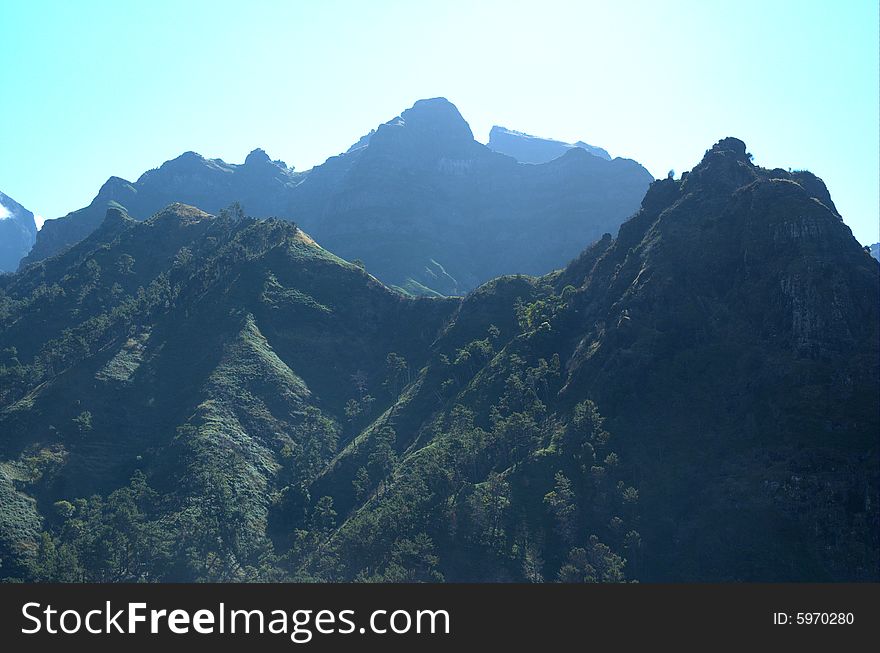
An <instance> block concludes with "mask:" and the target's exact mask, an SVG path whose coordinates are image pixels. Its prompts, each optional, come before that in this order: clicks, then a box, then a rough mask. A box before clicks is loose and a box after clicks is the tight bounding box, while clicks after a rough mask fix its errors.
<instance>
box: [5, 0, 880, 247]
mask: <svg viewBox="0 0 880 653" xmlns="http://www.w3.org/2000/svg"><path fill="white" fill-rule="evenodd" d="M878 40H880V34H878V5H877V2H876V0H847V1H846V2H830V1H828V0H823V1H809V0H800V1H798V2H794V1H791V2H787V1H778V2H774V1H772V0H737V1H736V2H721V1H717V2H715V1H711V2H710V1H707V0H702V1H681V0H677V1H675V2H621V1H615V2H610V1H602V2H586V1H584V0H580V1H573V2H554V1H552V0H541V1H540V2H538V1H532V2H514V1H512V0H505V1H504V2H479V1H477V0H470V1H469V2H464V1H462V2H460V1H457V0H444V1H443V2H424V1H418V2H417V1H416V0H410V1H408V2H392V1H376V0H374V1H372V2H366V1H364V2H328V1H327V0H324V1H322V2H291V1H286V2H260V1H255V0H254V1H251V2H220V1H217V0H214V1H211V2H181V1H179V0H178V1H177V2H163V1H159V0H150V2H138V3H134V2H119V1H118V0H117V1H115V2H97V1H93V2H89V1H80V2H37V1H34V0H28V1H26V2H25V1H21V2H19V1H15V0H2V2H0V152H2V156H0V189H2V190H3V191H4V192H6V193H7V194H8V195H10V196H11V197H13V198H15V199H17V200H18V201H19V202H21V203H22V204H23V205H25V206H26V207H28V208H30V209H31V210H34V211H36V212H39V213H41V214H42V215H45V216H46V217H58V216H60V215H63V214H65V213H67V212H68V211H70V210H73V209H76V208H79V207H81V206H85V205H86V204H88V203H89V202H90V201H91V199H92V197H93V196H94V195H95V193H96V192H97V190H98V188H99V187H100V186H101V184H102V183H103V182H104V181H105V180H106V179H107V177H109V176H110V175H118V176H121V177H125V178H127V179H131V180H134V179H136V178H137V177H138V176H139V175H140V174H141V173H142V172H144V171H145V170H147V169H149V168H153V167H156V166H158V165H159V164H161V163H162V162H163V161H165V160H167V159H169V158H173V157H174V156H176V155H178V154H180V153H181V152H184V151H186V150H195V151H197V152H200V153H202V154H204V155H205V156H210V157H220V158H223V159H225V160H226V161H230V162H234V163H235V162H241V161H243V160H244V157H245V155H246V154H247V153H248V152H249V151H250V150H251V149H253V148H255V147H263V148H264V149H266V150H267V151H268V152H269V154H270V155H271V156H272V157H273V158H280V159H284V160H285V161H287V162H288V164H292V165H295V166H296V168H297V169H299V170H305V169H307V168H309V167H311V166H313V165H316V164H319V163H321V162H323V161H324V160H325V159H326V158H327V157H328V156H331V155H334V154H337V153H339V152H341V151H344V150H345V149H347V148H348V146H349V145H351V144H352V143H353V142H354V141H355V140H356V139H357V138H358V137H359V136H361V135H362V134H364V133H365V132H367V131H369V130H370V129H371V128H372V127H375V126H376V125H377V124H378V123H380V122H384V121H386V120H388V119H390V118H392V117H393V116H395V115H397V114H398V113H400V112H401V111H402V110H403V109H405V108H407V107H409V106H411V105H412V104H413V102H414V101H415V100H417V99H419V98H423V97H434V96H440V95H442V96H445V97H447V98H449V99H450V100H451V101H452V102H454V103H455V104H456V105H457V106H458V108H459V109H460V110H461V112H462V114H463V115H464V117H465V118H466V119H467V120H468V122H469V123H470V125H471V127H472V129H473V130H474V133H475V135H476V136H477V138H478V139H479V140H482V141H485V140H486V139H487V138H488V132H489V128H490V127H491V126H492V125H493V124H501V125H504V126H506V127H509V128H512V129H518V130H521V131H526V132H530V133H534V134H538V135H542V136H548V137H554V138H559V139H562V140H571V141H573V140H579V139H582V140H585V141H587V142H589V143H593V144H596V145H600V146H602V147H604V148H606V149H608V150H609V152H611V154H612V155H619V156H628V157H632V158H635V159H637V160H638V161H640V162H642V163H643V164H644V165H645V166H646V167H647V168H648V169H649V170H650V171H651V172H652V173H653V174H654V175H655V176H658V177H659V176H665V174H666V171H667V170H669V169H670V168H674V169H675V170H676V171H677V173H680V172H681V171H682V170H687V169H689V168H690V167H692V166H693V165H694V164H695V163H696V162H697V161H699V159H700V157H701V156H702V154H703V152H704V151H705V150H706V149H707V148H708V147H709V146H711V145H712V143H714V142H715V141H717V140H718V139H719V138H722V137H724V136H737V137H739V138H741V139H743V140H745V141H746V144H747V145H748V147H749V150H750V151H751V152H752V153H753V154H754V155H755V160H756V162H757V163H759V164H761V165H764V166H768V167H777V166H778V167H785V168H788V167H792V168H807V169H809V170H812V171H813V172H815V173H816V174H818V175H819V176H821V177H822V178H824V179H825V181H826V183H827V184H828V186H829V189H830V191H831V194H832V197H833V198H834V200H835V202H836V203H837V206H838V208H839V210H840V211H841V213H842V214H843V216H844V219H845V220H846V222H847V223H848V224H849V225H850V226H851V227H852V228H853V231H854V233H855V235H856V237H857V238H859V239H860V240H861V241H862V242H865V243H867V242H875V241H877V240H880V236H878V215H880V208H878V202H880V200H878V198H880V181H878V177H880V155H878V150H880V127H878V123H880V100H878V98H880V79H878V57H880V53H878Z"/></svg>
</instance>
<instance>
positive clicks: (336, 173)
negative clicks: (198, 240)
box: [24, 98, 652, 295]
mask: <svg viewBox="0 0 880 653" xmlns="http://www.w3.org/2000/svg"><path fill="white" fill-rule="evenodd" d="M651 179H652V178H651V175H650V174H649V173H648V172H647V171H646V170H645V169H644V168H642V167H641V166H640V165H639V164H637V163H636V162H634V161H630V160H625V159H615V160H613V161H607V160H604V159H602V158H599V157H595V156H589V155H587V154H586V152H585V151H583V150H581V149H577V148H574V149H572V150H571V151H570V152H569V153H567V154H566V155H565V156H562V157H560V158H559V159H557V160H555V161H552V162H550V163H547V164H545V165H542V166H526V165H522V164H518V163H517V162H516V161H514V160H512V159H510V158H509V157H506V156H503V155H501V154H498V153H496V152H492V151H491V150H490V149H488V148H487V147H486V146H484V145H482V144H480V143H477V142H476V141H475V140H474V138H473V134H472V133H471V130H470V127H469V126H468V124H467V122H465V120H464V119H463V118H462V117H461V115H460V114H459V112H458V110H457V109H456V108H455V107H454V106H453V105H452V104H451V103H449V102H448V101H446V100H445V99H442V98H436V99H433V100H421V101H419V102H417V103H416V104H415V105H414V106H413V107H412V108H411V109H408V110H407V111H404V112H403V113H402V114H401V115H400V116H398V117H397V118H394V119H393V120H391V121H389V122H387V123H385V124H383V125H380V126H379V128H378V129H377V130H375V131H374V132H371V133H370V134H367V135H366V136H364V137H363V138H362V139H360V140H359V141H358V143H356V144H355V145H354V146H352V148H350V149H349V151H348V152H346V153H345V154H341V155H339V156H336V157H332V158H330V159H329V160H328V161H327V162H326V163H324V164H323V165H320V166H317V167H316V168H314V169H312V170H311V171H309V172H307V173H304V174H296V173H293V172H291V171H290V170H288V169H287V168H286V167H285V166H283V164H276V163H273V162H271V161H269V160H268V157H266V156H265V154H261V153H259V152H258V153H255V154H252V155H251V156H250V157H248V161H247V162H245V164H244V165H243V166H234V165H229V164H225V163H223V162H222V161H216V160H210V159H207V160H206V159H202V158H201V157H199V156H198V155H195V154H192V153H190V154H186V155H183V156H182V157H180V158H178V159H175V160H174V161H170V162H168V163H166V164H164V165H163V166H162V167H161V168H159V169H158V170H155V171H152V172H150V173H147V174H145V175H144V176H143V177H141V179H139V180H138V182H136V183H135V184H130V183H128V182H125V181H123V180H120V179H115V178H114V179H111V180H110V181H108V182H107V184H105V186H104V188H103V189H102V190H101V192H100V193H99V195H98V197H97V198H96V199H95V201H94V202H93V203H92V204H91V205H90V206H89V207H87V208H86V209H82V210H80V211H77V212H75V213H72V214H70V215H69V216H67V217H66V218H63V219H61V220H56V221H53V222H52V223H51V228H50V229H49V230H47V231H46V232H45V233H43V232H41V234H40V237H39V239H38V242H37V245H36V246H35V247H34V250H33V252H32V253H31V255H30V256H29V257H28V258H27V259H26V260H25V262H24V263H25V264H27V263H30V262H33V261H36V260H40V259H42V258H44V257H46V256H48V255H50V254H52V253H55V252H57V251H60V250H61V249H63V248H64V247H65V246H68V245H69V244H72V243H74V242H77V241H78V240H79V239H81V238H83V237H84V236H85V235H87V234H88V233H90V232H91V231H92V230H93V229H94V228H95V227H96V226H97V224H98V223H99V221H100V219H101V218H102V216H103V212H104V211H105V210H106V208H107V206H108V205H109V204H110V203H111V202H115V203H116V204H118V205H120V206H122V207H124V208H125V209H126V210H127V211H128V213H129V214H130V215H132V216H134V217H137V218H140V219H142V218H146V217H147V216H149V215H151V214H152V213H153V212H155V211H158V210H159V209H160V208H161V207H163V206H165V205H166V204H168V203H170V202H172V201H181V202H185V203H187V204H194V205H197V206H199V207H200V208H202V209H204V210H207V211H210V212H217V211H218V210H219V209H220V208H221V207H223V206H226V205H227V204H229V203H230V202H232V201H233V200H238V201H239V202H240V203H241V204H242V205H243V206H244V208H245V210H246V211H247V212H248V214H250V215H254V216H257V217H263V216H278V217H282V218H285V219H292V220H295V221H296V222H297V224H299V225H300V226H301V227H303V228H304V229H305V230H306V231H308V232H309V233H311V234H313V235H314V237H315V238H317V239H318V240H319V242H321V243H322V244H323V245H324V246H325V247H327V248H328V249H330V250H331V251H333V252H335V253H337V254H338V255H340V256H342V257H344V258H346V259H348V260H355V259H359V260H361V261H363V262H364V263H365V264H366V266H367V269H368V270H369V271H370V272H371V273H373V274H375V275H376V276H377V277H378V278H380V279H382V280H383V281H384V282H385V283H388V284H389V285H392V286H397V287H399V288H402V289H404V290H406V291H407V292H410V293H413V294H437V293H440V294H449V295H455V294H462V293H464V292H467V291H468V290H471V289H473V288H474V287H476V286H477V285H478V284H479V283H481V282H484V281H487V280H489V279H491V278H493V277H495V276H498V275H499V274H506V273H513V272H521V273H528V274H543V273H546V272H548V271H550V270H552V269H554V268H556V267H559V266H560V265H564V264H565V263H567V262H568V261H569V260H571V259H572V258H573V257H574V256H576V255H577V253H578V252H579V251H580V247H581V246H582V244H583V243H587V242H591V241H593V240H595V239H597V238H598V237H599V236H601V235H602V233H604V232H606V231H610V232H616V231H617V228H618V227H619V225H620V223H621V222H623V220H625V219H626V218H627V217H628V216H630V215H631V214H632V213H633V212H634V211H635V210H636V209H637V208H638V204H639V202H640V201H641V198H642V196H643V195H644V193H645V190H646V189H647V187H648V184H649V183H650V182H651Z"/></svg>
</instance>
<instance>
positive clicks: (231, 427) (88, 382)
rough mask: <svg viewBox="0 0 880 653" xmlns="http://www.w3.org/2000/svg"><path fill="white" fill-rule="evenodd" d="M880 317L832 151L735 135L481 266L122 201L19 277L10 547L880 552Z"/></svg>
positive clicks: (539, 574) (98, 568) (162, 564)
mask: <svg viewBox="0 0 880 653" xmlns="http://www.w3.org/2000/svg"><path fill="white" fill-rule="evenodd" d="M381 131H382V130H381V129H380V130H379V131H377V135H378V134H379V133H381ZM392 134H394V132H392ZM374 136H375V135H374ZM429 136H430V135H426V137H429ZM372 146H373V145H372V143H371V145H370V146H368V148H369V147H372ZM368 148H367V149H368ZM373 155H375V151H374V154H373ZM584 155H585V156H586V154H585V153H584ZM593 158H595V157H593ZM878 342H880V267H878V263H877V262H876V261H875V260H874V259H872V258H871V257H870V256H868V255H867V253H866V252H865V251H864V249H863V248H862V247H861V246H860V245H859V244H858V243H857V242H856V241H855V240H854V239H853V237H852V234H851V233H850V231H849V229H848V228H847V227H846V226H845V225H844V224H843V222H842V221H841V220H840V217H839V216H838V215H837V213H836V211H835V209H834V208H833V204H832V203H831V201H830V197H829V195H828V192H827V189H826V188H825V186H824V184H823V183H822V182H821V180H820V179H818V178H817V177H815V176H814V175H811V174H809V173H798V174H790V173H788V172H785V171H782V170H765V169H762V168H758V167H756V166H754V165H753V164H752V163H751V160H750V157H749V156H748V155H747V153H746V150H745V146H744V145H743V143H742V142H740V141H738V140H736V139H730V138H728V139H724V140H722V141H720V142H719V143H717V144H716V145H715V146H714V147H713V148H712V149H711V150H709V151H708V152H707V153H706V156H705V157H704V159H703V161H702V162H701V163H700V164H699V165H698V166H697V167H696V168H694V170H692V171H691V172H690V173H689V174H686V175H683V176H682V179H681V180H673V179H666V180H662V181H657V182H655V183H654V184H653V185H652V186H651V188H650V190H649V192H648V193H647V194H646V196H645V198H644V201H643V202H642V205H641V208H640V210H639V211H638V212H637V213H636V214H635V215H634V216H633V217H632V218H631V219H630V220H629V221H627V222H626V223H625V224H624V225H623V226H622V227H621V230H620V233H619V236H618V237H617V238H616V239H614V238H612V237H611V236H610V235H606V236H605V237H603V238H602V239H600V240H599V241H597V242H596V243H594V244H593V245H592V246H590V247H589V248H588V249H587V250H585V251H584V252H583V253H582V254H581V255H580V256H579V257H578V258H577V259H576V260H574V261H573V262H572V263H571V264H570V265H569V266H567V267H566V268H565V269H563V270H559V271H557V272H553V273H551V274H548V275H545V276H542V277H529V276H524V275H516V276H507V277H501V278H498V279H496V280H493V281H491V282H489V283H487V284H485V285H483V286H481V287H479V288H478V289H477V290H475V291H474V292H473V293H471V294H469V295H468V296H467V297H465V298H463V299H432V298H420V299H414V298H411V297H407V296H404V295H402V294H400V293H398V292H396V291H394V290H390V289H388V288H387V287H385V286H383V285H382V284H380V283H378V282H377V281H376V280H375V279H374V278H372V277H370V276H369V275H367V274H366V273H365V272H364V271H363V270H362V269H360V268H359V267H357V266H353V265H350V264H347V263H345V262H344V261H342V260H340V259H338V258H336V257H335V256H333V255H331V254H329V253H328V252H327V251H325V250H323V249H321V248H320V247H318V246H317V245H316V244H314V242H313V241H312V240H311V239H310V238H309V237H308V236H306V235H305V234H304V233H303V232H302V231H299V230H298V229H296V228H294V227H293V226H292V225H290V224H288V223H284V222H281V221H255V220H251V219H236V218H235V216H229V215H225V216H223V217H212V216H209V215H206V214H203V213H201V212H200V211H197V210H196V209H192V208H189V207H182V206H175V207H172V208H171V209H169V210H167V211H164V212H163V213H161V214H159V215H157V216H156V217H154V218H151V219H150V220H148V221H147V222H144V223H136V222H134V221H131V220H130V219H128V218H127V217H126V216H125V215H124V214H123V213H121V212H119V211H111V212H110V213H109V214H108V216H107V218H106V219H105V221H104V223H103V225H102V226H101V228H100V229H99V230H98V231H96V232H95V233H94V234H93V235H92V236H91V237H89V238H88V239H86V240H85V241H83V242H82V243H80V244H79V245H77V246H75V247H73V248H72V249H70V250H68V251H67V252H66V253H64V254H63V255H61V256H59V257H56V258H53V259H50V260H48V261H45V262H42V263H40V264H38V265H35V266H31V267H29V268H27V269H25V270H24V271H22V272H20V273H18V274H17V275H14V276H10V277H4V278H0V351H2V352H3V353H2V356H3V360H2V361H0V374H2V383H0V388H2V393H3V394H2V397H0V406H2V407H0V461H2V462H0V483H2V484H3V485H4V491H3V492H2V493H0V501H2V503H0V557H2V558H3V567H2V568H0V570H2V574H3V576H4V577H23V578H38V579H67V580H80V579H92V580H162V579H164V580H182V579H237V580H245V579H251V580H252V579H290V578H294V579H301V580H305V579H312V580H315V579H322V580H352V579H359V580H439V579H441V578H443V579H445V580H452V581H458V580H486V581H506V580H519V581H538V580H548V581H549V580H564V581H596V580H599V581H619V580H623V579H641V580H648V581H657V580H677V581H688V580H703V581H705V580H767V581H769V580H813V581H816V580H875V581H876V580H877V579H878V578H880V562H878V551H880V545H878V530H880V529H878V525H880V523H878V499H880V496H878V476H880V469H878V468H880V452H878V440H877V433H878V429H880V423H878V414H880V411H878V402H880V399H878V398H880V362H878V360H880V351H878V347H880V345H878ZM600 412H601V414H600ZM603 416H604V417H603ZM129 479H130V480H129ZM93 494H95V496H92V495H93ZM90 496H91V497H92V498H89V499H85V498H84V497H90ZM120 551H124V552H125V555H124V556H120V555H119V552H120Z"/></svg>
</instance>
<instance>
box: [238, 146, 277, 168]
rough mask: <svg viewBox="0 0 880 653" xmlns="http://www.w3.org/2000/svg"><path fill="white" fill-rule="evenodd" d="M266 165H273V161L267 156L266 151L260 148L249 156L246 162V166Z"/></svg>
mask: <svg viewBox="0 0 880 653" xmlns="http://www.w3.org/2000/svg"><path fill="white" fill-rule="evenodd" d="M266 163H272V159H270V158H269V155H268V154H266V150H264V149H263V148H260V147H258V148H257V149H255V150H253V151H252V152H251V153H250V154H248V155H247V158H246V159H245V160H244V164H245V165H246V166H252V165H260V164H266Z"/></svg>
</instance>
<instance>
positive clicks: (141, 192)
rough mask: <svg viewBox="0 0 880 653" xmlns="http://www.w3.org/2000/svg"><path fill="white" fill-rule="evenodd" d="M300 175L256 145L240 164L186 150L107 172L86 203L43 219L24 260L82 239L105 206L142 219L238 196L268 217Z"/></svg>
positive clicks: (211, 206)
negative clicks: (131, 175) (129, 170)
mask: <svg viewBox="0 0 880 653" xmlns="http://www.w3.org/2000/svg"><path fill="white" fill-rule="evenodd" d="M299 178H300V174H299V173H297V172H294V170H293V168H288V167H287V165H286V164H285V163H284V162H283V161H272V160H271V159H270V158H269V156H268V155H267V154H266V153H265V152H264V151H263V150H260V149H257V150H254V151H253V152H251V153H250V154H249V155H248V156H247V158H246V159H245V162H244V163H243V164H241V165H236V164H232V163H226V162H224V161H222V160H220V159H206V158H204V157H203V156H201V155H200V154H196V153H195V152H186V153H184V154H181V155H180V156H179V157H177V158H176V159H172V160H171V161H166V162H165V163H163V164H162V165H161V166H160V167H159V168H156V169H154V170H149V171H148V172H145V173H144V174H143V175H141V176H140V178H138V180H137V181H136V182H130V181H126V180H125V179H121V178H119V177H110V179H108V180H107V182H106V183H105V184H104V185H103V186H102V187H101V190H99V191H98V194H97V196H96V197H95V199H94V200H92V203H91V204H89V205H88V206H87V207H85V208H82V209H79V210H78V211H74V212H72V213H69V214H68V215H66V216H64V217H62V218H59V219H57V220H50V221H47V222H46V224H45V225H44V228H43V229H41V230H40V235H39V237H38V238H37V242H36V244H35V245H34V248H33V250H32V251H31V252H30V254H29V255H28V256H27V257H26V258H25V259H24V260H23V261H22V266H26V265H28V264H30V263H33V262H35V261H40V260H42V259H45V258H47V257H49V256H52V255H54V254H56V253H58V252H60V251H63V250H64V249H65V248H67V247H69V246H70V245H73V244H75V243H78V242H79V241H81V240H82V239H83V238H85V237H86V236H88V235H89V234H90V233H92V232H93V231H94V230H95V229H97V228H98V226H99V225H100V224H101V221H102V220H103V219H104V215H105V214H106V213H107V209H108V208H109V207H121V208H123V209H124V210H125V211H126V212H127V213H128V215H130V216H131V217H133V218H135V219H138V220H144V219H146V218H149V217H150V216H151V215H153V214H154V213H156V212H157V211H159V210H160V209H162V208H163V207H165V206H167V205H169V204H171V203H174V202H182V203H185V204H190V205H194V206H198V207H200V208H202V209H203V210H205V211H209V212H215V213H216V212H218V211H220V209H222V208H225V207H227V206H229V205H230V204H232V203H233V202H239V203H240V204H242V205H244V206H246V207H247V209H248V212H249V213H250V214H251V215H254V216H257V217H272V216H276V215H279V214H280V213H281V212H282V211H283V209H284V205H285V201H286V197H287V195H286V193H287V192H289V190H290V188H291V187H293V186H295V185H296V184H297V183H298V180H299Z"/></svg>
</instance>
